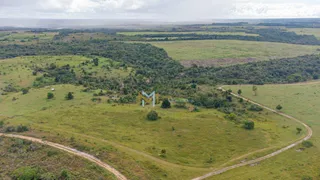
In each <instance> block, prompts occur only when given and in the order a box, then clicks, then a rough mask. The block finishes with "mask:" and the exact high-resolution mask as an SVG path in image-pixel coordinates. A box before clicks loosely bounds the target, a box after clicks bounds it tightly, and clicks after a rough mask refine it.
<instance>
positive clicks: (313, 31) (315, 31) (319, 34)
mask: <svg viewBox="0 0 320 180" xmlns="http://www.w3.org/2000/svg"><path fill="white" fill-rule="evenodd" d="M287 31H293V32H295V33H297V34H301V35H314V36H315V37H316V38H318V39H319V40H320V28H290V29H287Z"/></svg>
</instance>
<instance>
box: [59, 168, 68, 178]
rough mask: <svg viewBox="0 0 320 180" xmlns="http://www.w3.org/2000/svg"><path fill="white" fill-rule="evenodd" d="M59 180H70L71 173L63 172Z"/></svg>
mask: <svg viewBox="0 0 320 180" xmlns="http://www.w3.org/2000/svg"><path fill="white" fill-rule="evenodd" d="M59 179H63V180H68V179H70V175H69V172H68V171H67V170H62V171H61V174H60V178H59Z"/></svg>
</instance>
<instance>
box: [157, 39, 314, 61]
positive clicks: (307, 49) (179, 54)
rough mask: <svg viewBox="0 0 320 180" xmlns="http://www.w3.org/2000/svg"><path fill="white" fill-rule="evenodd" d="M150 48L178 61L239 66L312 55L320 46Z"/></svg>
mask: <svg viewBox="0 0 320 180" xmlns="http://www.w3.org/2000/svg"><path fill="white" fill-rule="evenodd" d="M151 44H153V45H155V46H157V47H160V48H164V49H165V50H166V51H167V52H168V54H169V56H171V57H172V58H173V59H175V60H179V61H185V60H212V61H217V60H219V59H235V61H234V62H233V63H232V64H237V63H239V62H242V59H247V61H263V60H270V59H278V58H287V57H296V56H301V55H306V54H314V53H317V52H318V51H317V49H319V46H306V45H294V44H285V43H272V42H253V41H252V42H251V41H238V40H199V41H171V42H151ZM250 59H251V60H250ZM221 64H222V65H223V64H224V62H223V61H222V62H221Z"/></svg>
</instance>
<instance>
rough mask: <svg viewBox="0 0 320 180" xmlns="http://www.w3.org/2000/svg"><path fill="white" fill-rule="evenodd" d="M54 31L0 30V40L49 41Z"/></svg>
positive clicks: (54, 33)
mask: <svg viewBox="0 0 320 180" xmlns="http://www.w3.org/2000/svg"><path fill="white" fill-rule="evenodd" d="M56 34H57V33H56V32H43V33H33V32H25V31H17V32H0V42H1V41H2V42H37V41H50V40H52V39H53V37H54V36H55V35H56Z"/></svg>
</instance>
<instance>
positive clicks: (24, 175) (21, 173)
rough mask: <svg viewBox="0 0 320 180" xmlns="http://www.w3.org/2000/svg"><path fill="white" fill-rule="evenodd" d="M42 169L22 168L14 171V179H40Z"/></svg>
mask: <svg viewBox="0 0 320 180" xmlns="http://www.w3.org/2000/svg"><path fill="white" fill-rule="evenodd" d="M39 171H40V169H39V168H37V167H29V166H26V167H20V168H18V169H16V170H15V171H13V173H12V176H11V177H12V179H14V180H33V179H40V175H39Z"/></svg>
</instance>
